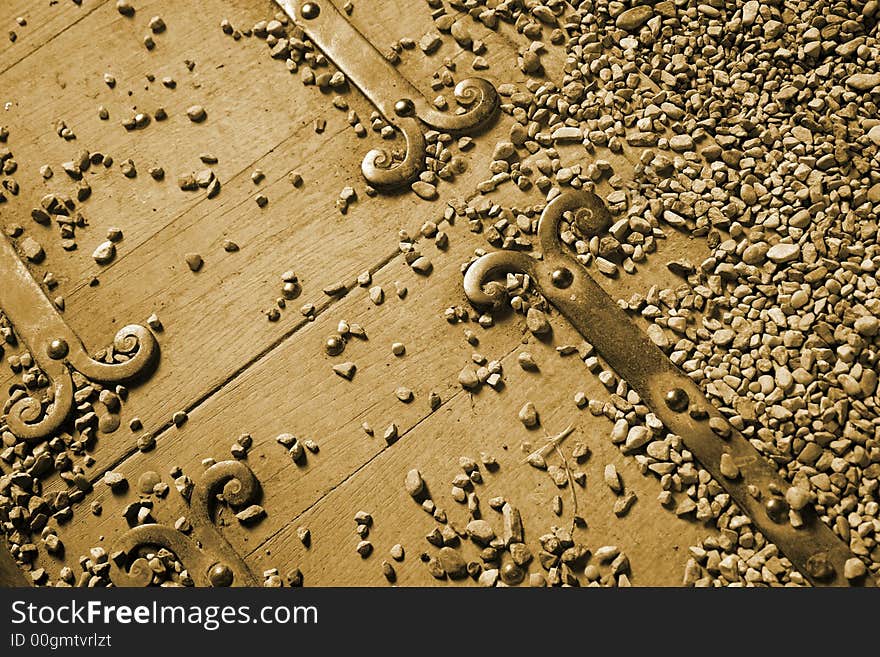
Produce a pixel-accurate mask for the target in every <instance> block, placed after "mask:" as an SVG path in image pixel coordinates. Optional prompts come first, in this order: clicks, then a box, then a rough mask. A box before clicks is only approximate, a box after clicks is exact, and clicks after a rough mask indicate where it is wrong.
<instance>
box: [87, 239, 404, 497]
mask: <svg viewBox="0 0 880 657" xmlns="http://www.w3.org/2000/svg"><path fill="white" fill-rule="evenodd" d="M401 255H402V254H401V253H400V251H398V250H395V251H394V252H393V253H391V254H389V255H387V256H385V258H383V259H382V260H381V261H380V262H379V263H378V264H377V265H374V266H372V267H370V268H369V271H370V273H371V274H377V273H378V272H379V271H380V270H382V269H384V268H385V267H386V266H387V265H389V264H390V263H392V262H393V261H394V260H396V259H397V258H398V257H399V256H401ZM355 275H356V274H355ZM355 287H357V283H356V282H355V283H353V284H351V285H346V287H345V292H344V293H342V294H338V295H336V296H334V297H332V298H330V299H328V300H326V301H325V302H324V303H323V304H321V305H320V306H317V307H316V308H315V314H314V315H312V317H313V318H314V320H317V318H318V317H320V316H321V315H323V314H324V313H325V312H327V311H328V310H330V309H331V308H332V307H333V306H334V305H335V304H336V302H338V301H341V300H342V299H344V298H345V297H346V296H348V294H349V292H351V291H352V290H353V289H354V288H355ZM314 320H309V319H302V320H300V321H299V322H297V323H296V324H295V325H294V326H293V327H292V328H290V329H289V330H287V331H285V332H284V333H282V334H281V335H280V336H278V337H277V338H276V339H275V340H273V341H272V342H270V343H269V344H268V345H266V346H265V347H264V348H263V349H261V350H260V351H259V352H258V353H257V354H255V355H254V356H253V357H251V358H250V359H248V360H247V361H246V362H245V363H244V364H243V365H241V366H240V367H238V368H237V369H236V370H235V371H233V372H230V373H229V375H228V376H226V377H225V378H224V379H223V380H222V381H219V382H218V383H217V384H215V385H214V386H212V387H210V388H209V389H207V390H206V391H205V392H204V393H203V394H202V395H200V396H199V397H198V398H197V399H196V400H195V401H193V402H192V404H190V405H189V406H187V407H185V408H184V409H183V410H184V412H186V413H187V414H189V413H192V412H193V411H195V410H196V409H198V408H199V407H200V406H202V405H203V404H205V403H206V402H208V401H209V400H210V399H211V398H212V397H214V395H216V394H217V393H218V392H220V391H221V390H223V388H225V387H226V386H228V385H229V384H230V383H232V382H233V381H235V379H237V378H238V377H239V376H241V375H242V374H244V373H245V372H246V371H247V370H249V369H250V368H251V367H253V366H255V365H257V364H259V363H260V362H261V361H263V360H264V359H266V358H268V357H270V356H271V355H272V354H273V353H274V352H275V350H276V349H278V348H279V347H281V346H283V345H284V343H286V342H287V341H288V340H290V339H292V338H293V337H294V336H295V335H296V334H297V333H298V332H299V331H300V329H302V328H303V327H304V326H308V325H309V324H311V323H312V322H313V321H314ZM172 426H173V423H172V422H171V421H168V422H165V423H164V424H162V425H161V426H160V427H159V428H157V429H156V430H155V431H154V432H153V433H154V435H155V438H156V442H157V443H158V441H159V440H160V439H161V438H162V436H163V435H165V433H167V432H168V430H169V429H170V428H171V427H172ZM154 449H158V447H156V448H154ZM138 453H140V450H138V449H137V448H136V447H135V448H132V449H130V450H128V451H126V452H124V453H123V454H122V455H121V456H120V457H119V458H118V459H116V460H115V461H112V462H111V463H109V464H108V466H107V467H106V468H104V469H102V470H100V472H96V474H95V476H94V477H92V478H91V479H90V481H91V482H92V483H93V484H95V483H97V482H98V481H99V480H100V479H101V478H102V477H103V476H104V473H105V472H108V471H110V470H113V469H114V468H117V467H119V466H120V465H122V464H123V463H125V462H126V461H128V459H130V458H132V457H133V456H136V455H137V454H138Z"/></svg>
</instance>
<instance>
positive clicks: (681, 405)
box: [664, 388, 691, 413]
mask: <svg viewBox="0 0 880 657" xmlns="http://www.w3.org/2000/svg"><path fill="white" fill-rule="evenodd" d="M664 401H665V402H666V405H667V406H668V407H669V408H670V409H672V410H673V411H675V412H676V413H681V412H682V411H684V410H685V409H687V407H688V404H690V402H691V399H690V397H688V394H687V392H686V391H685V389H684V388H672V389H671V390H670V391H669V392H667V393H666V396H665V397H664Z"/></svg>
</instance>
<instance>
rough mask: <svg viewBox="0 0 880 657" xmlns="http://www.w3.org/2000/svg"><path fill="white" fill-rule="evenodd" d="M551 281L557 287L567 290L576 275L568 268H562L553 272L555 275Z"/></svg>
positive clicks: (551, 277)
mask: <svg viewBox="0 0 880 657" xmlns="http://www.w3.org/2000/svg"><path fill="white" fill-rule="evenodd" d="M550 280H551V281H553V285H555V286H556V287H558V288H562V289H565V288H567V287H568V286H569V285H571V283H572V281H573V280H574V275H573V274H572V273H571V270H570V269H569V268H568V267H560V268H559V269H554V270H553V273H552V274H550Z"/></svg>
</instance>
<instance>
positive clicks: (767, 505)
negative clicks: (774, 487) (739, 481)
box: [764, 497, 788, 523]
mask: <svg viewBox="0 0 880 657" xmlns="http://www.w3.org/2000/svg"><path fill="white" fill-rule="evenodd" d="M764 510H765V511H766V512H767V515H768V516H769V518H770V520H772V521H773V522H775V523H782V522H785V521H786V520H787V519H788V502H786V501H785V500H784V499H782V498H781V497H771V498H769V499H768V500H767V501H766V502H764Z"/></svg>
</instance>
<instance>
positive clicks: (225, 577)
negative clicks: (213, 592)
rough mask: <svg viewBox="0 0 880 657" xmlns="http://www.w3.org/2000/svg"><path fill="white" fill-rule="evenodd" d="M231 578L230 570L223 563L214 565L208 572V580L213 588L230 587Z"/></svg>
mask: <svg viewBox="0 0 880 657" xmlns="http://www.w3.org/2000/svg"><path fill="white" fill-rule="evenodd" d="M233 577H234V575H233V573H232V569H230V568H229V566H227V565H226V564H223V563H215V564H214V565H213V566H211V570H209V571H208V579H209V580H210V582H211V586H214V587H221V586H232V579H233Z"/></svg>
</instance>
